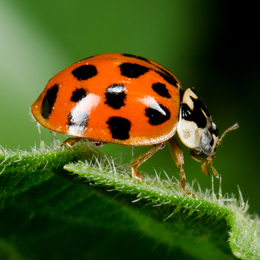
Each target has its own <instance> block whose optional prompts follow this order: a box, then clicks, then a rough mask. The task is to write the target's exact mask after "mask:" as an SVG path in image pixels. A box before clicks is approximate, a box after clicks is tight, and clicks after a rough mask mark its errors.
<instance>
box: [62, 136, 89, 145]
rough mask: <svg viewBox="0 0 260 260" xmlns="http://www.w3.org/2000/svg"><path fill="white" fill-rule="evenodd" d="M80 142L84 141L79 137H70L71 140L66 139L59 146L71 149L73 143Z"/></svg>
mask: <svg viewBox="0 0 260 260" xmlns="http://www.w3.org/2000/svg"><path fill="white" fill-rule="evenodd" d="M80 140H84V138H81V137H71V138H68V139H66V140H65V141H64V142H63V143H62V144H61V146H64V145H68V146H70V147H72V146H73V145H74V144H75V143H77V142H79V141H80Z"/></svg>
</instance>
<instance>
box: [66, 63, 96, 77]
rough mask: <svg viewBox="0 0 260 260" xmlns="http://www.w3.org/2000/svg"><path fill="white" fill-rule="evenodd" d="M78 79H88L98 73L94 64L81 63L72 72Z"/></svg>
mask: <svg viewBox="0 0 260 260" xmlns="http://www.w3.org/2000/svg"><path fill="white" fill-rule="evenodd" d="M71 73H72V74H73V76H74V77H76V78H77V79H78V80H87V79H90V78H92V77H94V76H96V75H97V69H96V67H95V66H94V65H81V66H80V67H78V68H76V69H75V70H73V71H72V72H71Z"/></svg>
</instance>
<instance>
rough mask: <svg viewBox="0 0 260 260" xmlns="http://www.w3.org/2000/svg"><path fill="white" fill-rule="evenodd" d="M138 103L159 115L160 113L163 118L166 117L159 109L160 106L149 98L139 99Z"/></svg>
mask: <svg viewBox="0 0 260 260" xmlns="http://www.w3.org/2000/svg"><path fill="white" fill-rule="evenodd" d="M138 101H140V102H142V103H143V104H145V105H146V106H148V107H150V108H152V109H154V110H157V111H158V112H159V113H161V114H162V115H163V116H166V112H165V111H164V110H163V109H162V108H161V107H160V105H159V104H158V103H157V101H156V100H155V99H154V98H153V97H151V96H146V97H144V98H139V99H138Z"/></svg>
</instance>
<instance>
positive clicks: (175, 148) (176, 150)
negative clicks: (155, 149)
mask: <svg viewBox="0 0 260 260" xmlns="http://www.w3.org/2000/svg"><path fill="white" fill-rule="evenodd" d="M168 143H169V148H170V152H171V154H172V157H173V160H174V162H175V164H176V165H177V166H178V167H179V168H180V186H181V188H182V189H183V191H184V192H185V193H186V191H185V190H186V176H185V172H184V169H183V166H184V157H183V152H182V150H181V147H180V145H179V144H178V142H177V141H176V140H175V138H174V137H172V138H171V139H169V140H168Z"/></svg>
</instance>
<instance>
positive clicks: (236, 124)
mask: <svg viewBox="0 0 260 260" xmlns="http://www.w3.org/2000/svg"><path fill="white" fill-rule="evenodd" d="M238 127H239V125H238V123H235V124H234V125H232V126H230V127H229V128H228V129H226V130H225V131H224V133H223V134H222V135H221V137H220V138H219V139H218V142H217V146H218V145H219V144H220V143H221V141H222V139H223V137H224V136H225V135H226V134H227V133H228V132H230V131H233V130H236V129H238Z"/></svg>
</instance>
